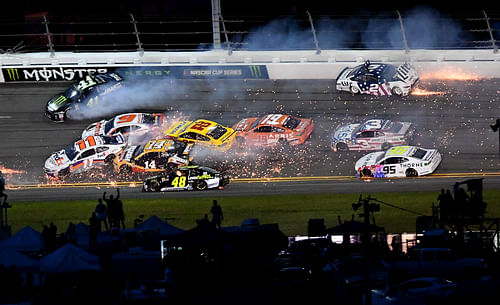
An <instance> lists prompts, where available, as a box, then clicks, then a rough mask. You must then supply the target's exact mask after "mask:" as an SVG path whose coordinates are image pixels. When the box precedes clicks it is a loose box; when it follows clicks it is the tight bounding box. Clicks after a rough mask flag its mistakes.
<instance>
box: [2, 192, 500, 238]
mask: <svg viewBox="0 0 500 305" xmlns="http://www.w3.org/2000/svg"><path fill="white" fill-rule="evenodd" d="M362 195H363V198H366V197H367V196H368V195H371V197H372V198H375V199H377V200H379V201H382V202H384V203H388V204H390V205H391V206H389V205H387V204H384V203H380V211H379V212H376V213H375V220H376V224H377V225H379V226H382V227H384V228H385V230H386V232H415V223H416V217H417V216H418V215H432V203H433V202H434V203H435V204H436V205H438V202H437V200H436V198H437V196H438V195H439V192H388V193H374V194H362ZM359 196H360V194H359V193H356V194H354V193H353V194H337V193H335V194H316V195H314V194H312V195H279V196H272V195H259V196H244V197H217V196H210V197H205V198H164V199H127V198H121V199H122V201H123V206H124V212H125V224H126V226H127V227H129V228H130V227H133V224H134V219H136V218H137V217H138V216H139V215H141V214H142V215H144V219H147V218H148V217H150V216H151V215H156V216H158V217H160V218H161V219H167V221H168V223H170V224H172V225H174V226H176V227H179V228H182V229H191V228H193V227H195V226H196V220H197V219H200V218H203V216H204V214H208V215H209V217H210V216H211V215H210V208H211V206H212V201H213V200H214V199H216V200H217V201H218V203H219V205H221V207H222V209H223V212H224V221H223V222H222V225H223V226H236V225H240V224H241V223H242V221H243V220H244V219H246V218H258V219H259V220H260V223H261V224H269V223H277V224H279V227H280V229H281V231H282V232H283V233H285V234H286V235H288V236H294V235H306V234H307V223H308V220H309V219H312V218H323V219H324V221H325V225H326V227H327V228H330V227H334V226H337V225H338V224H339V223H338V217H339V216H340V217H341V219H342V220H350V219H351V217H352V215H354V219H355V220H360V221H362V218H361V217H359V216H358V214H359V213H361V210H358V211H354V210H353V208H352V203H356V202H358V198H359ZM483 198H484V201H485V202H487V204H488V205H487V208H486V215H485V216H486V217H490V218H495V217H500V190H484V191H483ZM372 203H377V202H374V201H372ZM96 204H97V200H96V201H83V200H76V201H56V202H48V201H44V202H23V203H15V202H14V203H12V205H13V206H12V208H11V209H9V211H8V222H9V225H10V226H11V227H12V234H15V233H16V232H17V231H19V230H20V229H22V228H23V227H25V226H27V225H29V226H31V227H32V228H33V229H35V230H37V231H39V232H41V230H42V227H43V225H45V224H47V225H48V224H49V223H50V222H54V224H56V226H57V227H58V232H59V233H60V232H64V231H65V230H66V228H67V226H68V223H69V222H73V223H75V224H77V223H79V222H83V223H85V224H88V220H89V217H90V216H91V214H92V211H93V210H94V207H95V205H96Z"/></svg>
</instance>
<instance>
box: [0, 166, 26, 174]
mask: <svg viewBox="0 0 500 305" xmlns="http://www.w3.org/2000/svg"><path fill="white" fill-rule="evenodd" d="M0 171H1V172H2V173H3V174H7V175H12V174H24V173H26V171H22V170H16V169H11V168H6V167H3V166H1V165H0Z"/></svg>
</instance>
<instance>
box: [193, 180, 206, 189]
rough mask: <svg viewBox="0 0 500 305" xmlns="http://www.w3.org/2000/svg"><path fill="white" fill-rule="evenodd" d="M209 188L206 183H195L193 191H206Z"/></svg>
mask: <svg viewBox="0 0 500 305" xmlns="http://www.w3.org/2000/svg"><path fill="white" fill-rule="evenodd" d="M207 188H208V185H207V183H206V182H205V181H196V182H194V183H193V189H195V190H196V191H204V190H206V189H207Z"/></svg>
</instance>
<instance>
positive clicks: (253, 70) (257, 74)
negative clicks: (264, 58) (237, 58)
mask: <svg viewBox="0 0 500 305" xmlns="http://www.w3.org/2000/svg"><path fill="white" fill-rule="evenodd" d="M248 68H249V69H250V74H251V75H252V77H253V78H261V77H262V72H261V71H260V66H256V65H252V66H248Z"/></svg>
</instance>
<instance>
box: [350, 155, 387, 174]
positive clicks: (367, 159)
mask: <svg viewBox="0 0 500 305" xmlns="http://www.w3.org/2000/svg"><path fill="white" fill-rule="evenodd" d="M384 154H385V151H377V152H372V153H369V154H367V155H364V156H363V157H361V158H360V159H359V160H358V161H356V165H355V167H354V168H355V169H356V170H357V169H358V168H360V167H365V166H370V165H374V164H375V163H376V161H377V159H378V158H379V157H380V156H383V155H384Z"/></svg>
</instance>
